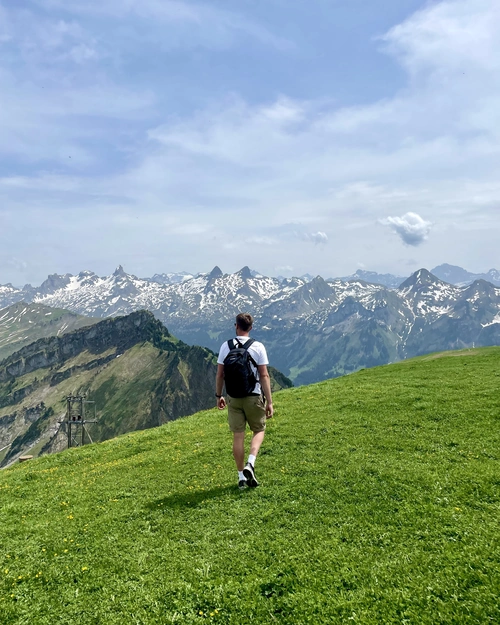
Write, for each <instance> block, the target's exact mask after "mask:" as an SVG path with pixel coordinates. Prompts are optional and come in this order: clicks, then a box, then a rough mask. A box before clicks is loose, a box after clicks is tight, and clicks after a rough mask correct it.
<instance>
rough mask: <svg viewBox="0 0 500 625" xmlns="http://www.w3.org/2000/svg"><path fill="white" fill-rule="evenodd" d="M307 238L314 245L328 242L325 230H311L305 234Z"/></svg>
mask: <svg viewBox="0 0 500 625" xmlns="http://www.w3.org/2000/svg"><path fill="white" fill-rule="evenodd" d="M307 238H308V239H309V240H310V241H312V242H313V243H314V244H315V245H320V244H323V245H324V244H326V243H328V236H327V235H326V233H325V232H312V233H310V234H307Z"/></svg>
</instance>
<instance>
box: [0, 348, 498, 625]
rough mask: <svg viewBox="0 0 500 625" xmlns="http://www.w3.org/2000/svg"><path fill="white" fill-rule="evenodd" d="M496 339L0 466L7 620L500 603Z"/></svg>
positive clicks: (375, 616) (452, 608)
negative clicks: (257, 450) (255, 412)
mask: <svg viewBox="0 0 500 625" xmlns="http://www.w3.org/2000/svg"><path fill="white" fill-rule="evenodd" d="M499 382H500V349H499V348H486V349H482V350H471V351H465V352H452V353H446V354H435V355H431V356H426V357H422V358H420V359H417V360H413V361H407V362H403V363H398V364H397V365H390V366H385V367H381V368H376V369H371V370H362V371H359V372H358V373H355V374H353V375H351V376H348V377H345V378H339V379H336V380H330V381H327V382H322V383H320V384H316V385H313V386H308V387H301V388H295V389H290V390H286V391H282V392H280V393H278V394H277V395H276V398H275V404H276V416H275V418H274V419H273V420H272V421H271V422H270V423H269V430H268V435H267V437H266V440H265V442H264V446H263V449H262V455H261V456H260V457H259V458H258V461H257V467H256V468H257V475H258V477H259V478H260V479H261V482H262V486H261V487H259V488H257V489H249V490H246V491H243V492H239V491H238V490H237V489H236V488H235V477H236V476H235V471H234V468H233V462H232V458H231V455H230V436H229V434H228V433H227V429H226V423H225V412H218V411H215V410H211V411H206V412H203V413H199V414H197V415H195V416H192V417H189V418H188V419H182V420H179V421H175V422H172V423H169V424H167V425H165V426H162V427H160V428H156V429H153V430H147V431H145V432H135V433H131V434H127V435H125V436H122V437H120V438H117V439H114V440H111V441H107V442H105V443H102V444H99V445H91V446H88V447H85V448H82V449H72V450H69V451H67V452H62V453H61V454H57V455H55V456H47V457H44V458H41V459H38V460H35V461H31V462H28V463H23V464H18V465H15V466H14V467H12V468H10V469H6V470H4V471H2V472H0V496H1V499H2V506H1V510H0V527H1V528H2V538H1V544H2V555H1V558H2V561H1V563H0V566H1V568H0V580H1V581H0V614H1V617H0V619H1V622H2V623H6V624H11V623H12V624H14V623H19V624H20V623H28V622H29V623H35V624H37V625H42V624H43V625H44V624H49V623H54V622H57V623H60V624H70V623H72V624H73V623H75V624H76V623H78V624H79V625H80V624H81V625H86V624H91V623H92V624H94V623H95V624H97V623H99V624H101V623H105V624H106V625H113V624H116V625H118V624H119V625H122V624H124V623H127V624H128V623H140V624H160V623H161V624H167V623H182V624H184V623H225V624H228V623H231V624H234V625H240V624H241V623H248V622H253V623H259V624H261V623H283V624H285V623H287V624H289V623H300V624H306V623H311V624H318V623H351V622H353V623H364V624H374V625H375V624H377V625H378V624H380V623H411V624H415V625H417V624H418V625H420V624H429V625H435V624H436V623H450V624H451V623H454V624H457V623H460V624H467V623H496V622H500V607H499V602H498V596H499V594H500V547H499V536H500V493H499V485H500V474H499V470H498V466H499V464H498V461H499V457H500V453H499V449H500V446H499V444H500V427H499V425H500V424H499V421H500V417H499V415H500V394H499V392H498V386H499Z"/></svg>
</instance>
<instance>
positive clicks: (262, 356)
mask: <svg viewBox="0 0 500 625" xmlns="http://www.w3.org/2000/svg"><path fill="white" fill-rule="evenodd" d="M249 339H250V337H249V336H237V337H236V340H237V341H239V342H240V343H242V344H244V343H246V342H247V341H248V340H249ZM248 353H249V354H250V356H251V357H252V358H253V359H254V360H255V362H256V363H257V364H258V365H268V364H269V360H268V359H267V352H266V348H265V347H264V345H262V343H259V341H254V342H253V343H252V344H251V345H250V347H249V348H248ZM228 354H229V345H228V344H227V341H226V342H225V343H222V345H221V346H220V350H219V357H218V358H217V363H218V364H219V365H223V364H224V360H225V358H226V356H227V355H228ZM250 366H251V367H252V370H253V372H254V374H255V377H256V378H257V380H258V379H259V372H258V371H257V369H256V368H255V367H254V366H253V364H252V363H250ZM253 392H254V393H257V394H260V392H261V388H260V384H259V382H257V384H256V385H255V388H254V390H253Z"/></svg>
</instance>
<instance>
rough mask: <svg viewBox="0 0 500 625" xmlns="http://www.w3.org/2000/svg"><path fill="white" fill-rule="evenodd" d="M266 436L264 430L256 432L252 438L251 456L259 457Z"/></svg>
mask: <svg viewBox="0 0 500 625" xmlns="http://www.w3.org/2000/svg"><path fill="white" fill-rule="evenodd" d="M264 434H265V431H264V430H262V432H255V434H254V435H253V436H252V442H251V444H250V455H251V456H255V457H257V454H258V453H259V449H260V446H261V445H262V441H263V440H264Z"/></svg>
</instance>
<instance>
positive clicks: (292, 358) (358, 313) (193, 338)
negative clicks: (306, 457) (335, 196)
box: [0, 265, 500, 384]
mask: <svg viewBox="0 0 500 625" xmlns="http://www.w3.org/2000/svg"><path fill="white" fill-rule="evenodd" d="M450 267H451V266H449V265H442V266H440V268H436V270H439V272H448V273H450V272H451V270H452V269H453V268H451V269H450ZM455 269H456V268H455ZM458 269H460V268H458ZM462 271H463V270H462ZM490 273H491V276H492V279H493V278H495V275H493V274H494V270H492V271H491V272H490ZM497 273H498V272H497ZM450 275H451V274H450ZM454 275H457V276H458V277H460V278H462V277H463V274H456V273H455V274H454ZM370 276H371V278H372V281H371V282H367V281H365V280H362V279H361V278H360V276H359V275H358V276H357V277H351V278H349V279H331V280H324V279H323V278H321V277H320V276H317V277H315V278H313V279H309V277H303V278H270V277H265V276H262V275H260V274H257V273H256V272H253V271H251V270H250V268H249V267H243V268H242V269H241V270H240V271H238V272H236V273H234V274H224V273H223V272H222V271H221V269H220V268H219V267H214V269H213V270H212V271H211V272H210V273H206V274H198V275H196V276H192V277H190V276H186V275H184V276H182V279H176V280H175V281H174V282H170V283H162V282H158V281H155V280H152V279H144V278H137V277H135V276H133V275H130V274H127V273H126V272H125V271H124V270H123V268H122V267H121V266H120V267H118V269H117V270H116V271H115V272H114V273H113V274H112V275H111V276H107V277H103V278H101V277H98V276H97V275H96V274H94V273H92V272H89V271H84V272H81V273H80V274H78V275H77V276H73V275H70V274H66V275H63V276H60V275H55V274H54V275H52V276H49V278H48V279H47V280H46V281H45V282H44V283H43V284H42V285H41V286H40V287H39V288H33V287H31V286H27V287H24V288H23V289H15V287H12V285H5V286H3V287H0V306H1V305H2V304H3V305H4V306H7V305H9V304H13V303H15V302H19V301H20V300H23V301H26V302H35V303H38V304H43V305H45V306H50V307H54V308H58V309H65V310H69V311H72V312H73V313H77V314H79V315H84V316H87V317H89V316H93V317H111V316H116V315H126V314H129V313H131V312H133V311H135V310H139V309H147V310H149V311H151V312H152V313H153V314H154V315H155V317H156V318H157V319H159V320H160V321H162V322H163V323H164V324H165V325H166V326H167V327H168V328H169V330H170V331H171V332H172V333H173V334H174V335H175V336H177V337H179V339H181V340H182V341H184V342H186V343H188V344H191V345H202V346H204V347H208V348H210V349H211V350H214V351H216V350H218V349H219V347H220V345H221V343H222V342H223V341H224V340H226V339H227V338H230V337H231V334H232V331H233V320H234V316H235V315H236V314H237V313H238V312H240V311H249V312H251V313H252V314H253V315H254V317H255V319H256V323H255V327H254V331H253V336H254V337H255V338H257V339H259V340H262V341H263V342H264V343H265V345H266V347H267V350H268V354H269V357H270V362H271V363H272V364H273V365H274V366H275V367H277V368H278V369H279V370H280V371H282V372H283V373H284V374H285V375H286V376H288V377H289V378H291V379H292V380H293V381H294V383H296V384H308V383H310V382H315V381H319V380H323V379H326V378H329V377H335V376H339V375H343V374H345V373H350V372H352V371H355V370H357V369H359V368H363V367H371V366H374V365H380V364H385V363H389V362H395V361H397V360H401V359H404V358H408V357H411V356H415V355H420V354H424V353H427V352H431V351H435V350H447V349H455V348H459V347H472V346H482V345H484V346H486V345H497V344H500V289H499V288H497V287H496V286H495V285H494V284H492V283H491V282H487V281H485V280H483V279H478V280H475V281H473V282H472V284H468V285H462V286H456V285H453V284H451V283H449V282H445V281H443V280H441V279H439V278H438V277H437V276H436V275H434V274H433V273H431V272H429V271H427V270H426V269H421V270H419V271H417V272H415V273H414V274H412V275H411V276H410V277H409V278H407V279H406V280H404V281H403V282H402V283H401V284H399V285H398V286H397V287H396V288H394V286H391V287H388V286H384V285H383V284H377V283H375V281H374V280H373V276H372V275H371V274H370ZM386 278H387V276H386ZM387 279H388V278H387Z"/></svg>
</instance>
